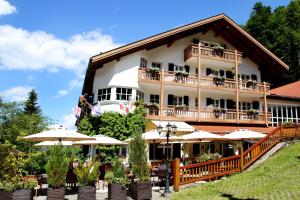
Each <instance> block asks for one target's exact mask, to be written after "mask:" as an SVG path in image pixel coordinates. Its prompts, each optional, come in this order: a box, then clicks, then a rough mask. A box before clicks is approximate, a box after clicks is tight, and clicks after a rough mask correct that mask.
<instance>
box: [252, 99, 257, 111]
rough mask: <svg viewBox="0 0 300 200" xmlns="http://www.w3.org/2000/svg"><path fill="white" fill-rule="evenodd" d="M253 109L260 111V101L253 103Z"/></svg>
mask: <svg viewBox="0 0 300 200" xmlns="http://www.w3.org/2000/svg"><path fill="white" fill-rule="evenodd" d="M252 108H253V109H256V110H258V109H259V102H258V101H253V102H252Z"/></svg>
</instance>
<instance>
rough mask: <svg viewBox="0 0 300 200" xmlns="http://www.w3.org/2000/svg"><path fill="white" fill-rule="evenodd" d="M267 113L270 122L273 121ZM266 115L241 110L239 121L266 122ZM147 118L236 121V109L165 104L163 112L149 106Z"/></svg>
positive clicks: (245, 122) (219, 121)
mask: <svg viewBox="0 0 300 200" xmlns="http://www.w3.org/2000/svg"><path fill="white" fill-rule="evenodd" d="M160 114H161V116H160ZM270 116H271V114H270V113H268V114H267V118H268V122H267V123H271V122H270V120H269V117H270ZM265 117H266V115H265V114H264V113H263V112H259V113H258V114H257V115H248V114H247V112H246V111H240V112H239V120H238V121H239V123H242V124H265V123H266V122H265ZM146 118H147V119H156V120H170V121H190V122H192V121H199V122H216V123H236V122H237V112H236V110H230V109H225V110H224V111H222V112H216V111H215V110H214V109H213V108H200V112H198V108H192V107H179V108H178V107H175V106H164V107H163V109H162V112H160V110H159V108H153V107H152V108H147V116H146Z"/></svg>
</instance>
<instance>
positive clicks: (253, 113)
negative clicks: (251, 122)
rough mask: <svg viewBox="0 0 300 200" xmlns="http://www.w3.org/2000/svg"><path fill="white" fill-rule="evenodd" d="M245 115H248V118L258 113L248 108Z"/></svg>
mask: <svg viewBox="0 0 300 200" xmlns="http://www.w3.org/2000/svg"><path fill="white" fill-rule="evenodd" d="M247 115H248V117H250V119H256V118H257V115H258V111H257V110H255V109H250V110H248V111H247Z"/></svg>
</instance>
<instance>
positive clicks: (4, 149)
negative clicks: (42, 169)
mask: <svg viewBox="0 0 300 200" xmlns="http://www.w3.org/2000/svg"><path fill="white" fill-rule="evenodd" d="M22 157H23V155H22V153H20V152H18V151H17V150H16V148H15V146H13V145H11V144H9V143H5V144H0V199H20V200H23V199H24V200H25V199H26V200H27V199H32V189H33V188H34V187H35V186H36V185H37V183H36V181H33V180H23V179H22V167H23V166H24V162H23V158H22Z"/></svg>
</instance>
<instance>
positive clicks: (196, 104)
mask: <svg viewBox="0 0 300 200" xmlns="http://www.w3.org/2000/svg"><path fill="white" fill-rule="evenodd" d="M195 107H198V98H197V97H196V98H195Z"/></svg>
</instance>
